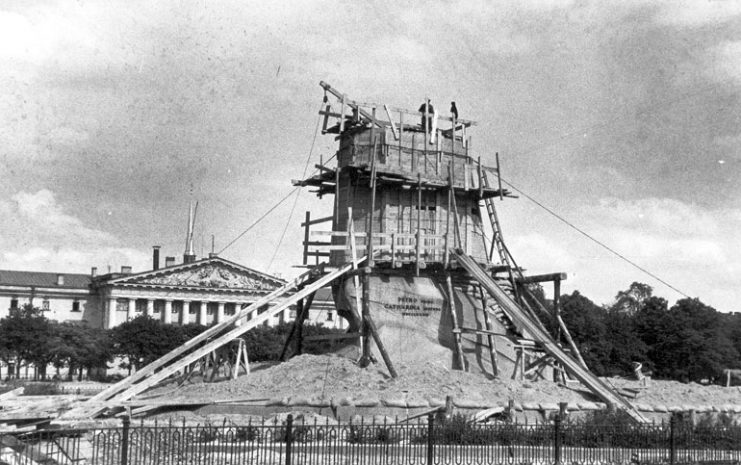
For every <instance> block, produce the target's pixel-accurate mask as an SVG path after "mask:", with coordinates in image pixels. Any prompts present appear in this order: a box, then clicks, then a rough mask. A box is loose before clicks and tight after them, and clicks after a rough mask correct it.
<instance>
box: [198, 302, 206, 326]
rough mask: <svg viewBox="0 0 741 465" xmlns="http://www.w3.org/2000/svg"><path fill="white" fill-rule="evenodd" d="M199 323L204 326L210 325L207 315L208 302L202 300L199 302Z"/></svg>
mask: <svg viewBox="0 0 741 465" xmlns="http://www.w3.org/2000/svg"><path fill="white" fill-rule="evenodd" d="M198 304H199V307H198V323H200V324H202V325H203V326H206V325H208V315H207V314H206V307H207V305H206V302H204V301H203V300H201V301H200V302H198Z"/></svg>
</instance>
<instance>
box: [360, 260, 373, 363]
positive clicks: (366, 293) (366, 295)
mask: <svg viewBox="0 0 741 465" xmlns="http://www.w3.org/2000/svg"><path fill="white" fill-rule="evenodd" d="M370 270H371V269H370V267H365V268H363V269H362V271H363V315H362V323H363V328H362V329H363V331H362V333H363V334H362V337H363V355H362V357H361V359H360V366H361V367H362V368H365V367H367V366H368V365H369V364H370V359H371V352H370V338H371V334H370V325H368V321H369V318H370Z"/></svg>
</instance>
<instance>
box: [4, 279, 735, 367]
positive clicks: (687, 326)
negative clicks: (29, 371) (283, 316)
mask: <svg viewBox="0 0 741 465" xmlns="http://www.w3.org/2000/svg"><path fill="white" fill-rule="evenodd" d="M560 299H561V309H562V310H561V315H562V317H563V319H564V321H565V323H566V326H567V327H568V328H569V330H570V332H571V334H572V336H573V338H574V340H575V342H576V344H577V346H578V347H579V349H580V352H581V354H582V356H583V357H584V359H585V361H586V363H587V365H588V366H589V368H590V369H591V370H592V371H593V372H595V373H596V374H597V375H600V376H615V375H630V374H631V372H632V368H633V367H632V364H633V362H641V363H643V365H644V370H650V371H652V372H653V376H654V377H656V378H664V379H675V380H680V381H703V380H710V381H712V380H715V379H717V378H718V377H719V376H720V375H721V373H722V371H723V369H725V368H739V367H741V360H739V355H740V354H741V315H739V314H724V313H720V312H717V311H716V310H715V309H713V308H712V307H709V306H707V305H705V304H703V303H702V302H701V301H700V300H698V299H682V300H679V301H677V302H676V303H675V304H674V305H673V306H671V307H669V305H668V302H667V301H666V300H665V299H663V298H661V297H656V296H654V295H653V289H652V288H651V287H650V286H648V285H646V284H641V283H633V284H632V285H631V286H630V288H629V289H627V290H625V291H621V292H619V293H618V294H617V296H616V299H615V302H614V304H612V305H609V306H600V305H597V304H595V303H594V302H592V301H591V300H589V299H588V298H587V297H585V296H583V295H581V294H580V293H579V292H578V291H575V292H573V293H572V294H571V295H563V296H561V298H560ZM204 329H205V327H204V326H201V325H197V324H189V325H185V326H176V325H168V324H164V323H162V322H160V321H157V320H153V319H151V318H149V317H146V316H142V317H138V318H136V319H134V320H131V321H128V322H126V323H124V324H121V325H119V326H117V327H115V328H113V329H110V330H103V329H97V328H90V327H87V326H81V325H76V324H70V323H56V322H54V321H50V320H47V319H46V318H45V317H44V316H43V314H42V312H41V311H40V310H39V309H38V308H35V307H32V306H30V305H26V306H24V307H22V308H19V309H13V310H11V313H10V315H9V316H8V317H6V318H3V319H1V320H0V360H2V361H3V362H4V363H5V364H6V366H9V367H13V369H14V371H15V376H16V377H18V376H19V375H20V374H21V369H22V367H29V366H34V367H37V370H36V375H37V376H38V377H40V378H42V379H43V378H47V377H48V376H49V374H48V373H46V370H47V367H50V366H51V367H54V368H55V369H56V372H57V374H59V372H60V370H62V369H66V370H67V376H68V377H69V378H70V379H71V378H72V377H73V376H75V375H77V376H78V377H79V378H82V376H83V372H84V371H87V372H88V373H89V374H94V373H96V371H100V370H99V369H101V368H107V367H108V366H109V364H110V363H111V362H112V361H113V360H115V359H119V360H123V362H122V366H123V367H124V368H134V369H138V368H140V367H142V366H144V365H146V364H148V363H150V362H152V361H153V360H155V359H157V358H158V357H160V356H161V355H163V354H165V353H167V352H169V351H170V350H172V349H174V348H176V347H178V346H179V345H182V344H183V343H184V342H185V341H187V340H189V339H191V338H192V337H194V336H195V335H197V334H198V333H200V332H201V331H203V330H204ZM289 331H290V324H289V323H286V324H282V325H278V326H275V327H266V326H261V327H258V328H254V329H252V330H250V331H249V332H247V333H246V334H245V335H244V336H243V338H244V339H245V341H246V343H247V351H248V354H249V356H250V360H252V361H263V360H278V359H279V357H280V353H281V351H282V348H283V344H284V341H285V340H286V338H287V336H288V333H289ZM334 331H337V330H332V329H329V328H323V327H320V326H311V327H308V326H307V327H305V329H304V334H305V335H313V334H324V333H331V332H334ZM330 346H331V343H328V342H311V343H308V344H305V346H304V347H303V351H304V352H309V353H322V352H323V351H326V350H328V349H330V348H331V347H330Z"/></svg>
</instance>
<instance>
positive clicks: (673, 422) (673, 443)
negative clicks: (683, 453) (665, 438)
mask: <svg viewBox="0 0 741 465" xmlns="http://www.w3.org/2000/svg"><path fill="white" fill-rule="evenodd" d="M676 428H677V416H676V415H675V414H673V413H672V416H671V417H670V418H669V464H670V465H674V464H675V463H676V462H677V436H676V431H675V430H676Z"/></svg>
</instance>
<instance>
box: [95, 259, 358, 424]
mask: <svg viewBox="0 0 741 465" xmlns="http://www.w3.org/2000/svg"><path fill="white" fill-rule="evenodd" d="M365 259H366V257H365V256H364V257H362V258H360V259H359V260H358V261H357V262H355V263H352V264H347V265H345V266H343V267H342V268H339V269H338V270H336V271H334V272H332V273H329V274H327V275H325V276H323V277H321V278H319V279H317V280H316V281H314V282H313V283H312V284H310V285H308V286H306V287H305V288H304V289H302V290H301V291H299V292H297V293H295V294H294V295H292V296H290V297H287V298H285V299H284V300H283V301H282V302H281V303H280V304H279V305H276V306H275V307H273V308H271V309H269V310H267V311H266V312H264V313H262V314H259V315H256V316H255V318H253V319H252V320H249V321H247V322H246V323H244V324H241V325H239V326H236V327H235V328H234V329H232V330H230V331H228V332H227V333H225V334H223V335H221V336H219V337H218V338H216V339H214V340H212V341H209V342H208V343H206V344H205V345H203V346H202V347H200V348H198V349H197V350H195V351H193V352H191V353H190V354H187V355H185V356H183V357H182V358H179V359H177V360H174V362H173V363H172V364H171V365H168V366H166V367H163V365H164V363H163V362H160V363H159V364H158V367H163V368H162V370H160V371H158V372H157V373H152V372H153V371H154V369H153V368H149V365H148V366H147V367H144V368H143V369H142V370H140V371H145V370H146V371H147V373H148V376H146V377H145V376H140V377H137V378H136V379H135V381H132V380H129V381H128V382H126V383H119V384H120V385H122V386H125V389H124V390H120V389H119V390H118V391H117V393H116V394H115V397H111V396H107V397H106V396H100V397H98V396H96V397H97V399H95V400H98V401H100V400H106V401H107V402H106V404H109V403H111V402H114V401H115V402H121V401H123V400H128V399H130V398H132V397H133V396H135V395H136V394H139V393H140V392H142V391H145V390H146V389H149V388H150V387H151V386H154V385H155V384H156V383H159V382H160V381H162V380H164V379H166V378H167V377H169V376H170V375H172V374H175V373H176V372H178V371H179V370H181V369H182V368H184V367H186V366H188V365H189V364H191V363H193V362H195V361H197V360H198V359H199V358H201V357H203V356H204V355H206V354H208V353H209V352H211V351H212V350H215V349H218V348H219V347H221V346H223V345H224V344H227V343H229V342H230V341H232V340H233V339H236V338H237V337H238V336H240V335H242V334H244V333H245V332H247V331H249V330H250V329H252V328H254V327H256V326H258V325H260V324H262V323H263V322H265V321H267V320H268V319H270V318H271V317H272V316H274V315H277V314H278V313H279V312H281V311H283V310H285V309H286V308H288V307H289V306H290V305H293V304H294V303H296V302H297V301H298V300H300V299H303V298H304V297H306V296H307V295H309V294H311V293H313V292H315V291H316V290H317V289H320V288H322V287H324V286H326V285H327V284H329V283H330V282H332V281H334V280H335V279H337V278H338V277H339V276H342V275H343V274H345V273H347V272H348V271H350V270H351V269H352V267H353V266H355V265H357V263H360V262H363V261H365ZM315 273H316V270H310V271H308V272H307V273H305V275H306V276H307V277H308V276H311V275H313V274H315ZM302 277H303V275H302ZM302 277H299V278H301V279H299V278H297V279H296V280H294V281H293V283H296V282H303V281H305V279H304V278H302ZM291 284H292V283H289V284H287V285H286V286H283V287H282V288H281V289H279V290H283V294H286V293H287V292H288V291H290V290H292V289H293V288H294V287H295V286H296V284H293V285H291ZM275 292H278V291H275ZM275 292H274V293H275ZM274 293H271V294H270V297H271V298H267V297H264V298H263V299H260V300H259V301H258V302H263V303H260V304H259V305H258V303H255V304H252V305H251V306H250V307H248V308H252V309H257V308H259V307H261V306H262V305H264V304H266V303H268V302H270V301H271V300H273V299H274V298H275V297H277V296H279V295H280V294H277V295H273V294H274ZM244 314H246V312H239V313H238V314H237V315H235V316H234V317H233V318H230V319H229V320H227V321H228V322H230V323H229V325H231V324H233V323H235V322H236V321H237V320H238V319H239V318H241V317H242V316H243V315H244ZM225 324H226V322H225ZM218 326H222V325H217V326H216V327H218ZM216 327H214V328H216ZM206 332H208V330H207V331H206ZM195 339H196V338H194V339H192V340H191V341H193V340H195ZM203 340H205V338H202V339H201V341H203ZM189 342H190V341H189ZM186 344H188V343H186ZM191 346H192V344H191ZM182 349H183V348H182V347H181V348H178V349H176V350H174V351H172V352H171V353H170V354H168V355H167V356H165V357H169V358H168V359H167V360H168V361H171V360H173V359H174V358H175V357H177V356H179V355H182V354H183V353H184V352H185V350H182ZM172 354H177V355H172ZM165 357H162V359H164V358H165ZM162 359H160V360H162ZM155 363H156V362H155ZM165 363H166V362H165ZM150 365H154V364H150ZM147 368H149V369H148V370H147ZM145 378H146V379H145ZM124 381H126V380H124ZM136 381H141V382H140V383H139V384H136V385H133V383H134V382H136ZM103 410H104V408H95V409H94V410H93V411H92V412H90V413H89V414H90V415H96V414H97V413H100V412H101V411H103Z"/></svg>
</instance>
